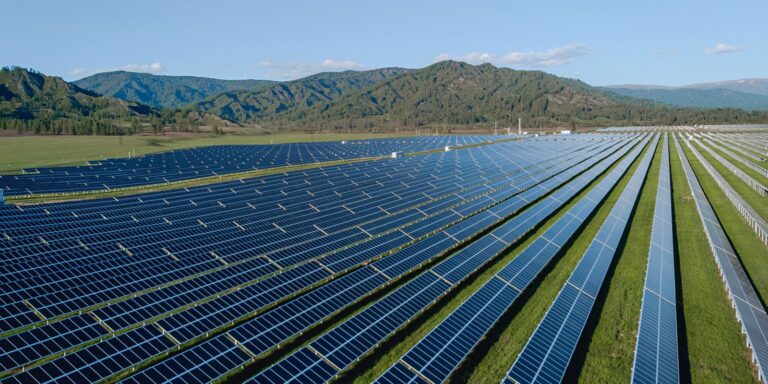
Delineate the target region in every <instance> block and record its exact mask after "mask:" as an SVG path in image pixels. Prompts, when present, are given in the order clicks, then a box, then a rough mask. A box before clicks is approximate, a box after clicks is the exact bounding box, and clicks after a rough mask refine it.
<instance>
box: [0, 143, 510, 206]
mask: <svg viewBox="0 0 768 384" xmlns="http://www.w3.org/2000/svg"><path fill="white" fill-rule="evenodd" d="M515 137H521V136H517V135H503V136H502V135H467V136H421V137H403V138H387V139H370V140H350V141H346V142H344V143H342V142H339V141H334V142H312V143H288V144H276V145H221V146H209V147H198V148H191V149H179V150H173V151H168V152H161V153H156V154H150V155H145V156H139V157H134V158H119V159H104V160H98V161H97V160H93V161H90V162H89V163H88V164H87V165H81V166H68V167H45V168H30V169H26V170H24V171H25V172H24V173H23V174H18V175H5V176H2V175H0V189H3V190H4V192H5V195H6V196H14V195H34V194H47V193H71V192H83V191H97V190H110V189H120V188H131V187H139V186H146V185H154V184H165V183H170V182H176V181H183V180H190V179H196V178H201V177H210V176H219V175H225V174H230V173H237V172H246V171H254V170H261V169H268V168H275V167H284V166H290V165H298V164H309V163H323V162H330V161H338V160H350V159H360V158H369V157H378V156H388V155H389V154H390V153H392V152H395V151H398V152H404V153H410V152H421V151H428V150H436V149H443V148H444V147H445V146H462V145H472V144H480V143H485V142H489V141H498V140H505V139H511V138H515Z"/></svg>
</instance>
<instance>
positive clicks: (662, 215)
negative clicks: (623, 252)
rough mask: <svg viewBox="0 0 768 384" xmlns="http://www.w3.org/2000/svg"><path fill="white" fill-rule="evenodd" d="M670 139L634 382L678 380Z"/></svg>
mask: <svg viewBox="0 0 768 384" xmlns="http://www.w3.org/2000/svg"><path fill="white" fill-rule="evenodd" d="M674 233H675V230H674V228H673V226H672V184H671V180H670V176H669V143H668V139H667V135H666V134H665V135H664V143H663V146H662V149H661V167H660V168H659V182H658V186H657V188H656V205H655V208H654V212H653V227H652V229H651V244H650V247H649V250H648V267H647V269H646V274H645V286H644V289H643V304H642V306H641V308H640V322H639V326H638V333H637V344H635V360H634V364H633V368H632V382H633V383H637V384H641V383H643V384H644V383H678V382H680V367H679V362H678V352H677V305H676V303H677V297H676V294H675V254H674Z"/></svg>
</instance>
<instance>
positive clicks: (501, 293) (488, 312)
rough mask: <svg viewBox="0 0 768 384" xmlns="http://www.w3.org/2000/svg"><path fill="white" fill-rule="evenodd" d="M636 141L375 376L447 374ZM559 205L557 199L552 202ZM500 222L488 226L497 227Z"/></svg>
mask: <svg viewBox="0 0 768 384" xmlns="http://www.w3.org/2000/svg"><path fill="white" fill-rule="evenodd" d="M629 149H630V148H629V147H626V148H624V149H623V150H622V151H619V152H617V153H616V154H614V155H612V156H610V157H608V158H607V159H606V160H604V161H603V162H602V163H600V164H598V165H597V166H596V167H595V169H594V172H590V173H584V174H583V175H582V176H581V177H579V178H578V179H576V180H574V181H573V182H571V183H570V184H568V185H578V186H579V187H577V188H562V189H560V190H558V193H556V194H553V195H551V196H550V197H549V198H548V200H552V201H559V204H563V203H564V202H566V201H568V200H570V198H571V197H573V196H574V195H576V194H577V193H578V192H579V191H580V188H583V187H584V186H586V185H587V184H588V183H589V182H590V181H591V180H593V179H594V178H596V177H597V176H598V175H599V174H600V173H602V172H603V171H604V170H605V169H607V168H608V167H609V166H610V165H611V164H613V163H614V162H616V161H617V160H618V159H619V158H620V157H621V156H622V155H623V154H625V153H626V151H628V150H629ZM641 149H642V145H641V146H637V148H636V149H635V150H634V151H633V152H632V153H631V154H630V155H628V156H627V158H626V159H625V160H623V161H622V162H621V163H620V164H619V165H617V166H616V168H615V169H614V170H613V171H612V172H611V176H608V177H606V178H605V179H603V180H602V181H601V185H605V186H607V188H594V189H592V190H591V191H590V192H589V193H588V195H587V197H586V198H583V199H582V200H580V202H579V203H578V204H577V205H576V206H574V207H572V208H571V209H570V210H569V211H568V212H567V213H566V214H565V215H564V216H563V217H561V218H560V219H559V220H558V221H557V222H556V223H555V224H553V225H552V226H551V227H550V228H549V229H547V230H546V231H545V232H544V233H543V234H542V236H540V237H539V238H538V239H536V240H535V241H534V242H533V243H532V244H531V245H529V246H528V247H527V248H526V249H524V250H523V251H522V252H521V253H520V254H519V255H518V256H517V257H516V258H515V259H513V260H512V261H511V262H510V263H508V264H507V265H506V266H505V267H503V268H502V269H501V270H500V271H499V272H498V273H497V274H496V275H495V276H494V277H492V278H491V279H490V280H488V281H487V282H486V283H485V284H484V285H483V286H482V287H481V288H480V289H479V290H478V291H476V292H475V293H473V294H472V296H470V298H469V299H467V300H466V301H464V302H463V303H462V304H461V305H460V306H459V307H458V308H457V309H456V310H454V311H453V312H452V313H451V314H450V315H449V316H448V317H447V318H446V319H445V320H443V321H442V322H441V323H440V324H438V326H437V327H436V328H434V329H433V330H432V331H430V332H429V333H428V334H427V336H425V337H424V338H422V339H421V340H419V342H418V343H417V344H416V345H415V346H414V347H413V348H411V350H409V351H408V352H407V353H406V354H405V355H403V356H402V357H401V358H400V359H399V360H398V362H397V363H395V364H394V365H392V366H391V367H390V368H389V369H388V370H387V371H386V372H385V373H384V374H383V375H382V376H380V377H379V378H378V379H377V380H376V382H378V383H387V382H392V381H395V380H397V379H396V378H398V377H401V376H402V373H401V372H403V371H406V372H409V373H410V375H411V376H406V377H419V378H426V379H428V380H429V381H430V382H443V381H446V380H448V378H449V376H450V374H451V373H452V372H453V371H454V370H455V369H456V368H457V367H458V365H459V364H460V363H461V362H462V361H464V359H465V358H466V356H467V355H468V354H469V353H470V351H471V350H473V349H474V348H475V346H476V345H477V344H478V343H479V342H480V340H481V338H482V337H483V336H484V335H485V334H487V332H488V331H489V330H490V328H491V327H492V326H493V325H494V324H495V323H496V322H497V321H498V319H499V318H500V317H501V316H502V315H503V314H504V312H505V311H507V310H508V308H509V307H510V306H511V305H512V304H513V303H514V301H515V299H516V298H517V297H518V294H519V293H520V292H521V291H522V290H524V289H526V288H527V287H528V286H529V285H530V284H531V283H532V282H533V280H534V279H535V277H536V276H538V274H539V273H540V272H541V270H542V269H544V267H545V266H546V265H547V264H548V263H549V262H550V261H551V260H552V258H553V257H554V256H555V254H556V253H557V252H558V251H559V249H560V247H562V246H563V245H564V244H565V242H567V241H568V240H569V239H570V238H571V237H572V236H573V235H574V234H575V232H576V230H577V229H578V228H579V227H580V226H581V224H582V223H583V220H584V219H579V218H578V217H577V216H576V215H574V212H582V211H583V210H584V208H582V206H581V204H582V203H584V202H586V203H587V204H589V210H590V212H591V211H592V210H594V209H596V208H597V206H598V202H599V201H601V200H602V199H603V198H604V197H605V196H606V195H607V193H608V190H609V189H610V186H612V185H613V184H614V183H615V182H616V179H617V177H615V176H614V175H621V174H623V173H624V172H626V170H627V168H628V167H629V166H630V165H631V163H632V162H633V161H634V159H635V158H636V157H637V156H638V155H639V154H640V151H641ZM548 203H549V202H548V201H546V200H545V201H542V202H541V203H539V205H541V206H542V208H543V209H545V210H547V211H549V210H551V209H552V208H549V207H548V206H549V204H548ZM558 206H559V205H558ZM501 229H502V228H499V229H497V230H496V231H494V235H495V232H499V231H500V230H501Z"/></svg>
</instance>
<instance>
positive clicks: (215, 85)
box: [74, 71, 275, 108]
mask: <svg viewBox="0 0 768 384" xmlns="http://www.w3.org/2000/svg"><path fill="white" fill-rule="evenodd" d="M274 83H275V82H273V81H269V80H219V79H209V78H205V77H194V76H159V75H152V74H148V73H135V72H126V71H115V72H104V73H98V74H95V75H93V76H88V77H85V78H82V79H80V80H77V81H74V84H75V85H77V86H78V87H80V88H83V89H87V90H90V91H93V92H96V93H98V94H101V95H106V96H111V97H114V98H117V99H122V100H130V101H136V102H139V103H142V104H147V105H150V106H153V107H156V108H178V107H181V106H183V105H186V104H189V103H192V102H195V101H199V100H203V99H205V98H207V97H209V96H213V95H215V94H218V93H221V92H229V91H235V90H253V89H258V88H260V87H264V86H268V85H271V84H274Z"/></svg>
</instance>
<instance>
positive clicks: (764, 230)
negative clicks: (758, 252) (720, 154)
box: [685, 140, 768, 245]
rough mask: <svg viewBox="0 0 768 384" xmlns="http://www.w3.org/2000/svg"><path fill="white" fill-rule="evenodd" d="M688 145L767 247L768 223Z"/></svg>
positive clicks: (697, 151)
mask: <svg viewBox="0 0 768 384" xmlns="http://www.w3.org/2000/svg"><path fill="white" fill-rule="evenodd" d="M685 143H686V144H687V145H688V148H690V150H691V152H693V155H694V156H696V159H698V160H699V162H700V163H701V165H702V166H703V167H704V169H706V170H707V173H709V175H710V176H712V178H713V179H714V180H715V183H717V185H718V186H719V187H720V189H721V190H722V191H723V193H725V196H726V197H728V200H729V201H730V202H731V204H733V206H734V208H736V210H737V211H739V213H740V214H741V216H742V217H743V218H744V220H746V221H747V223H748V224H749V226H750V227H752V230H753V231H755V234H756V235H757V237H758V238H759V239H760V240H761V241H762V242H763V244H765V245H768V222H766V221H765V220H764V219H763V217H762V216H760V214H759V213H757V211H755V210H754V208H752V206H751V205H749V203H747V202H746V200H744V198H743V197H741V195H740V194H739V193H738V192H737V191H736V190H735V189H733V187H732V186H731V184H730V183H728V181H727V180H725V178H723V176H722V175H721V174H720V172H718V171H717V170H716V169H715V168H714V167H713V166H712V164H710V163H709V161H708V160H707V159H705V158H704V156H702V155H701V153H699V150H698V149H696V146H694V145H693V144H691V141H690V140H686V142H685Z"/></svg>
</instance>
